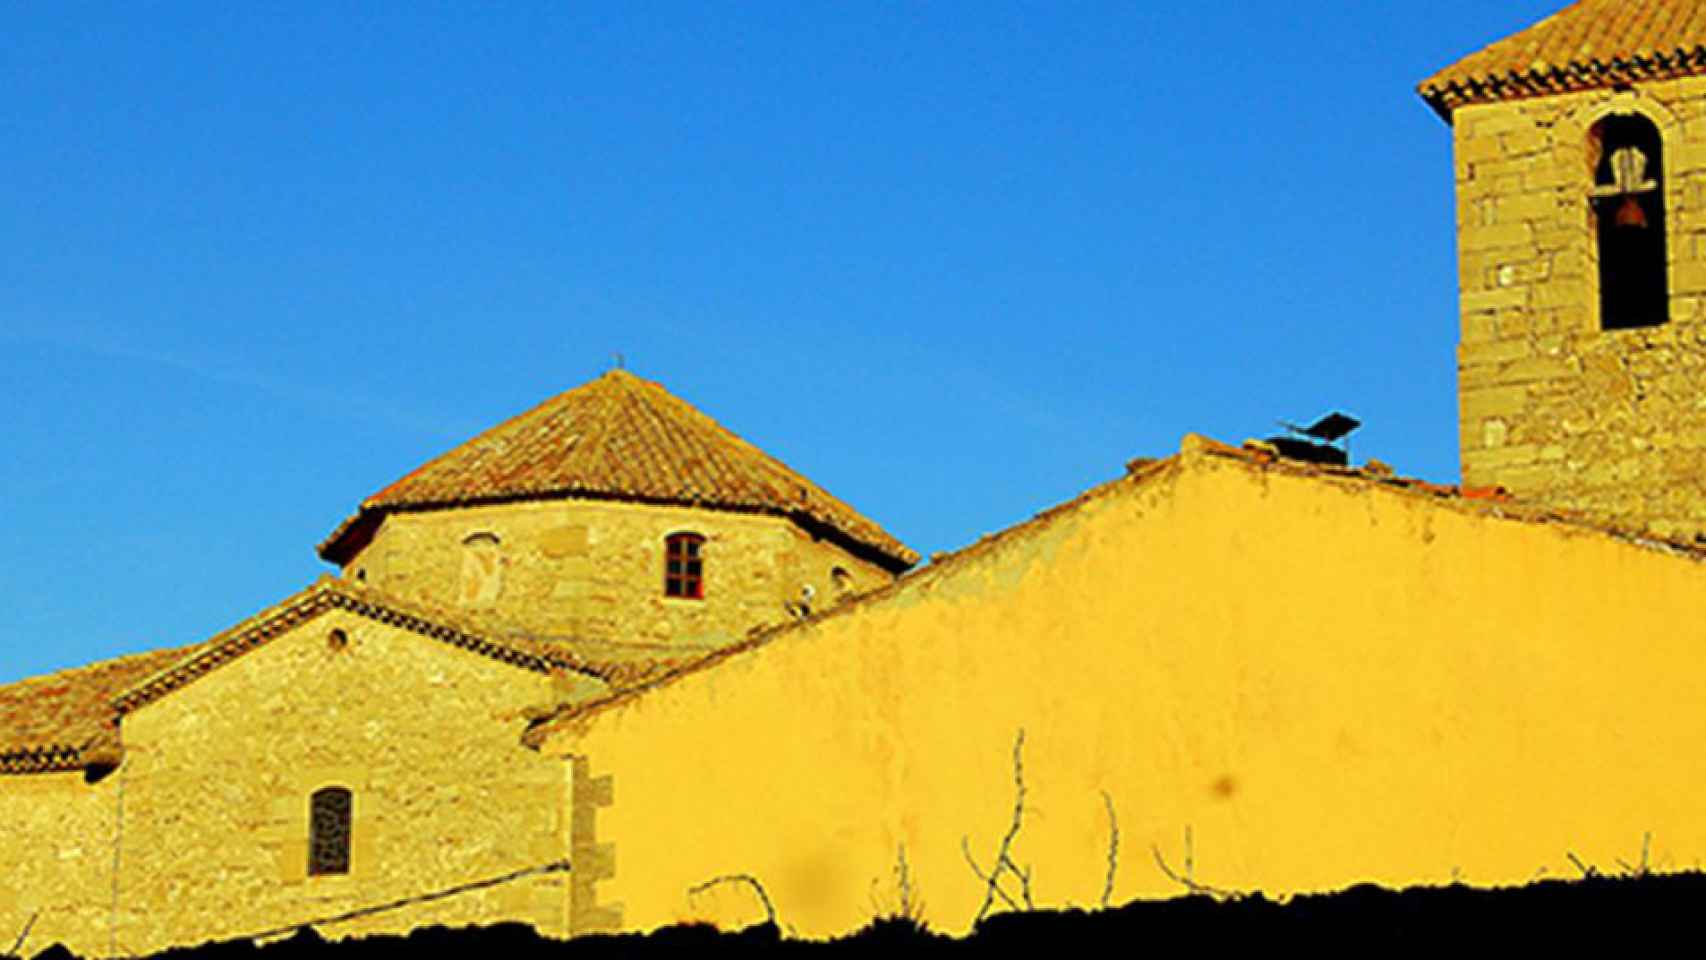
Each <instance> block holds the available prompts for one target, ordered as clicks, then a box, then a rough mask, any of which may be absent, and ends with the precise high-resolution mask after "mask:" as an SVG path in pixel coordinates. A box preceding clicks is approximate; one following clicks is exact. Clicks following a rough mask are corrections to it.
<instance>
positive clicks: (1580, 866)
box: [1564, 850, 1599, 877]
mask: <svg viewBox="0 0 1706 960" xmlns="http://www.w3.org/2000/svg"><path fill="white" fill-rule="evenodd" d="M1564 856H1566V857H1569V858H1570V862H1571V863H1573V864H1575V865H1576V869H1577V870H1580V871H1581V872H1582V876H1583V877H1597V876H1599V871H1598V870H1595V869H1594V868H1593V867H1590V866H1588V865H1587V864H1585V863H1583V862H1582V861H1581V859H1580V858H1578V857H1577V856H1576V855H1575V854H1574V853H1572V852H1571V851H1569V850H1565V851H1564Z"/></svg>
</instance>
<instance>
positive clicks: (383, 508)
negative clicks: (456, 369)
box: [320, 370, 918, 571]
mask: <svg viewBox="0 0 1706 960" xmlns="http://www.w3.org/2000/svg"><path fill="white" fill-rule="evenodd" d="M555 497H589V498H599V499H615V500H630V501H637V502H642V503H670V504H685V505H691V506H700V507H709V508H713V509H723V510H736V511H742V512H756V513H769V514H775V515H778V516H784V517H788V518H790V519H792V520H794V521H796V522H797V523H799V524H800V525H801V526H803V527H806V528H807V529H810V530H812V531H813V532H817V533H822V534H824V535H827V536H830V537H832V538H834V539H837V540H840V541H842V542H843V543H844V544H845V545H846V546H848V547H849V548H850V549H852V550H853V551H854V552H856V553H859V554H862V555H865V556H867V557H869V558H870V559H872V560H873V561H875V562H877V563H879V564H881V565H882V566H885V567H887V568H889V569H892V570H897V571H898V570H904V569H906V568H907V567H910V566H912V565H913V564H914V563H917V562H918V554H916V553H914V552H913V551H912V550H910V549H908V548H907V546H906V545H905V544H903V543H901V542H900V541H899V540H896V539H895V538H894V537H892V536H890V535H889V534H888V533H887V532H886V531H884V530H883V529H882V528H881V527H879V526H877V524H875V523H874V522H872V521H871V520H869V519H867V518H865V517H864V516H861V515H860V514H859V513H858V512H857V511H855V510H854V509H853V508H852V507H849V506H848V505H847V504H845V503H843V502H841V501H840V500H838V499H836V498H835V497H833V496H831V495H830V494H829V493H828V492H827V491H825V490H824V489H823V488H822V487H819V486H818V485H817V484H815V483H812V482H811V481H810V480H807V479H806V478H805V477H803V476H801V475H800V474H798V473H795V472H794V471H793V470H792V469H790V468H789V467H788V466H787V465H786V464H783V463H782V462H781V461H779V460H777V459H776V458H774V457H772V456H770V455H769V454H767V453H765V452H764V451H762V450H760V449H758V448H757V447H755V446H753V445H752V444H750V443H748V442H746V441H745V440H742V439H741V438H740V437H738V436H736V435H735V434H734V433H733V432H731V431H730V430H728V429H727V428H726V427H724V426H723V425H722V424H719V423H718V422H717V421H715V420H713V419H711V418H710V417H708V416H706V415H705V414H704V413H701V412H700V411H699V410H697V409H695V408H694V407H693V406H692V405H691V404H689V403H687V402H686V401H685V400H682V399H681V398H679V397H677V396H675V395H674V394H671V393H670V392H669V391H668V390H665V389H664V388H663V387H662V386H660V385H659V384H656V383H653V382H651V381H649V380H642V379H640V378H639V377H636V376H634V375H633V374H631V373H628V372H627V371H625V370H612V371H610V372H609V373H606V374H605V375H603V376H601V377H599V378H598V379H596V380H593V381H592V382H590V383H586V384H583V385H581V386H579V387H576V388H574V389H573V390H570V391H568V392H566V393H563V394H559V395H558V396H556V397H553V398H551V399H550V400H547V401H545V402H544V403H542V404H540V405H539V406H537V407H534V408H533V409H532V410H529V411H527V412H526V413H523V414H521V415H520V416H517V417H514V418H512V419H510V420H508V421H506V422H504V423H501V424H499V425H497V426H496V427H493V428H492V429H490V430H487V431H486V432H485V433H482V434H480V435H479V436H477V437H475V438H474V439H472V440H469V441H468V442H466V443H464V444H462V445H461V446H459V447H456V448H455V449H453V450H451V451H449V452H448V453H445V454H443V455H441V456H439V457H437V458H435V459H433V460H431V461H429V462H427V463H426V464H425V465H423V466H421V467H420V468H419V469H417V470H415V471H414V472H412V473H410V474H408V475H407V476H405V477H403V478H402V479H401V480H398V481H397V482H396V483H393V484H391V485H390V486H388V487H386V488H385V489H383V490H381V491H379V492H378V493H376V494H374V495H373V496H371V497H369V498H367V499H366V500H365V501H363V502H362V504H361V509H360V511H359V512H358V513H357V514H356V515H355V516H353V517H351V518H349V519H348V520H346V521H344V523H343V524H342V525H340V526H339V527H338V529H337V530H336V531H334V532H333V533H332V535H331V536H330V537H328V538H327V539H326V541H325V542H324V543H322V544H321V545H320V556H321V557H323V558H325V559H327V560H330V561H332V562H334V563H346V562H348V560H349V559H350V558H351V557H353V556H354V555H355V553H356V552H358V551H359V550H360V549H361V547H362V546H363V545H365V543H366V542H367V540H368V538H369V537H371V535H372V532H373V530H374V529H376V528H377V526H378V523H379V520H380V519H381V518H382V517H383V515H384V514H385V513H388V512H391V511H396V510H410V509H429V508H442V507H450V506H457V505H463V504H473V503H490V502H494V501H507V500H529V499H546V498H555Z"/></svg>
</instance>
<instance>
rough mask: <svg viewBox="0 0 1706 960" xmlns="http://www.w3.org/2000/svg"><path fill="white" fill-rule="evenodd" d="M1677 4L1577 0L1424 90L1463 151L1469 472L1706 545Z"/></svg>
mask: <svg viewBox="0 0 1706 960" xmlns="http://www.w3.org/2000/svg"><path fill="white" fill-rule="evenodd" d="M1673 6H1674V5H1670V4H1663V3H1658V2H1655V0H1581V2H1578V3H1575V4H1574V5H1572V6H1570V7H1568V8H1566V9H1565V10H1563V11H1562V12H1560V13H1558V14H1556V15H1554V16H1552V17H1550V18H1548V19H1546V20H1543V21H1541V22H1540V23H1538V24H1536V25H1534V26H1532V27H1530V28H1528V29H1527V30H1524V31H1522V32H1520V33H1518V34H1516V35H1514V36H1512V37H1509V38H1507V39H1505V40H1501V41H1499V42H1498V43H1495V44H1493V45H1492V46H1490V47H1488V48H1486V49H1485V50H1482V51H1480V52H1479V53H1475V54H1472V55H1471V56H1469V57H1467V58H1465V59H1463V60H1461V61H1459V62H1458V63H1456V64H1454V65H1452V66H1450V67H1448V68H1446V69H1445V70H1443V71H1441V72H1440V73H1438V74H1436V75H1435V76H1433V77H1431V78H1429V79H1428V80H1426V81H1424V82H1423V83H1422V84H1421V87H1420V92H1421V94H1422V97H1423V98H1424V99H1425V100H1427V102H1428V104H1429V105H1430V106H1432V107H1433V108H1434V110H1435V111H1436V112H1437V113H1438V114H1439V115H1440V116H1441V117H1442V118H1443V119H1444V120H1445V121H1446V122H1447V123H1448V124H1450V125H1451V127H1452V132H1453V140H1454V148H1455V162H1454V166H1455V168H1456V189H1457V249H1458V285H1459V297H1460V305H1461V313H1462V317H1461V320H1462V325H1461V328H1460V334H1459V344H1458V355H1457V356H1458V428H1459V451H1460V455H1461V458H1462V468H1463V482H1464V483H1465V484H1468V485H1475V486H1484V485H1492V484H1497V485H1499V486H1503V487H1505V488H1506V489H1508V490H1510V491H1511V492H1512V493H1513V494H1515V495H1517V496H1518V497H1519V498H1521V499H1525V500H1529V501H1533V502H1538V503H1543V504H1546V505H1548V506H1553V507H1557V508H1559V509H1563V510H1568V511H1572V512H1577V513H1580V514H1582V515H1584V516H1586V517H1588V518H1590V519H1593V520H1595V521H1598V522H1603V523H1608V524H1611V525H1613V526H1616V527H1619V528H1623V529H1628V530H1630V531H1632V532H1641V533H1645V534H1649V535H1653V536H1659V537H1665V538H1680V539H1688V540H1695V539H1698V540H1702V541H1706V46H1703V44H1706V16H1701V15H1694V14H1692V13H1689V12H1688V11H1687V10H1684V11H1683V12H1682V13H1677V14H1674V15H1673V14H1671V13H1667V12H1666V11H1671V10H1672V8H1673ZM1631 7H1651V8H1652V10H1651V11H1649V13H1650V14H1651V15H1647V16H1632V15H1631V10H1630V8H1631ZM1661 13H1664V15H1660V14H1661ZM1584 38H1592V39H1591V42H1589V41H1587V40H1584Z"/></svg>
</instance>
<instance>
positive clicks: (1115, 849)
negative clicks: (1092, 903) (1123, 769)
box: [1102, 790, 1120, 907]
mask: <svg viewBox="0 0 1706 960" xmlns="http://www.w3.org/2000/svg"><path fill="white" fill-rule="evenodd" d="M1102 806H1104V807H1107V808H1108V879H1107V881H1106V882H1105V883H1103V884H1102V906H1103V907H1106V906H1107V905H1108V899H1109V898H1110V897H1112V896H1113V895H1114V869H1115V868H1116V867H1118V866H1119V864H1120V822H1119V820H1118V819H1116V818H1115V817H1114V800H1113V798H1112V797H1110V796H1108V791H1106V790H1103V791H1102Z"/></svg>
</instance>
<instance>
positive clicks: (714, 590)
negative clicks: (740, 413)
mask: <svg viewBox="0 0 1706 960" xmlns="http://www.w3.org/2000/svg"><path fill="white" fill-rule="evenodd" d="M683 531H687V532H694V533H698V534H700V535H702V536H704V537H705V538H706V543H705V545H704V548H703V550H704V558H705V597H704V599H702V600H693V599H685V598H679V597H666V596H664V593H663V568H664V538H665V537H667V536H668V535H669V534H671V533H677V532H683ZM478 534H489V535H492V536H495V537H496V538H497V539H498V541H499V546H498V548H497V555H498V558H499V560H498V563H499V570H498V573H497V582H496V584H495V585H493V586H492V587H491V588H490V589H489V590H488V591H487V592H486V595H484V596H482V595H481V594H480V593H479V591H476V590H470V589H468V587H469V583H468V580H469V572H470V561H469V560H468V558H467V557H466V556H465V554H466V553H467V552H468V551H467V548H465V547H464V541H466V540H467V539H468V538H469V537H471V536H475V535H478ZM837 567H839V568H842V569H844V570H846V571H847V573H848V577H849V581H850V583H851V585H852V589H853V590H854V591H855V592H857V591H860V590H867V589H870V588H873V587H877V586H881V585H882V584H885V583H888V582H890V581H891V580H893V577H892V576H891V575H889V574H888V573H886V572H885V571H883V570H882V569H881V568H880V567H877V566H875V565H874V564H870V563H867V562H865V561H864V560H861V559H858V558H856V557H854V556H852V555H850V554H848V553H847V552H846V551H844V550H842V549H841V548H840V547H839V546H837V545H836V544H834V543H832V542H830V541H827V540H820V539H814V538H813V537H811V536H810V535H809V534H807V533H805V532H804V531H802V530H801V529H800V528H799V526H797V525H796V524H794V523H793V522H792V521H789V520H785V519H782V518H779V517H772V516H767V515H762V514H744V513H732V512H728V511H713V510H700V509H694V508H689V507H669V506H654V505H649V504H636V503H622V502H617V501H605V500H572V499H571V500H550V501H529V502H522V503H509V504H499V505H492V506H481V507H462V508H457V509H453V510H433V511H422V512H403V513H395V514H391V515H390V516H388V517H386V519H385V522H384V523H383V524H382V525H381V526H380V528H379V531H378V533H377V535H376V536H375V537H374V540H373V542H372V543H371V544H369V545H368V547H367V548H366V549H365V550H363V551H362V552H361V553H360V554H359V555H358V556H357V557H355V559H353V560H352V561H351V562H350V563H349V564H348V565H346V567H345V569H344V575H345V576H346V577H352V578H354V577H359V578H361V579H362V580H364V581H365V582H366V583H368V584H371V585H373V586H375V587H378V588H380V589H382V590H386V591H389V592H391V593H394V594H396V595H398V596H402V597H409V598H413V599H416V600H421V601H425V602H428V603H431V604H435V605H439V606H444V607H450V608H463V609H469V610H472V611H475V612H478V613H479V614H481V615H482V616H485V617H486V618H488V619H490V620H491V621H493V622H494V623H497V624H501V625H504V626H507V627H510V628H513V629H515V630H516V631H518V632H522V633H527V634H529V635H532V636H536V637H546V638H549V637H572V638H575V639H580V640H595V641H614V642H618V643H643V644H656V645H661V646H674V647H705V646H722V645H726V644H728V643H730V642H733V641H736V640H740V639H742V638H744V637H745V635H746V632H747V631H748V630H749V629H751V628H752V627H755V626H759V625H762V624H773V623H781V622H784V621H786V620H787V619H788V618H789V614H788V612H787V610H786V609H785V608H784V604H785V603H787V602H788V601H793V600H797V599H799V597H800V595H801V591H802V589H803V588H805V587H807V586H810V587H811V588H812V592H813V593H814V594H815V598H816V605H817V606H823V605H827V604H830V603H832V602H833V601H834V599H835V597H836V595H837V592H838V591H837V589H836V586H835V583H834V582H833V580H832V577H831V571H832V570H834V569H835V568H837Z"/></svg>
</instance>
